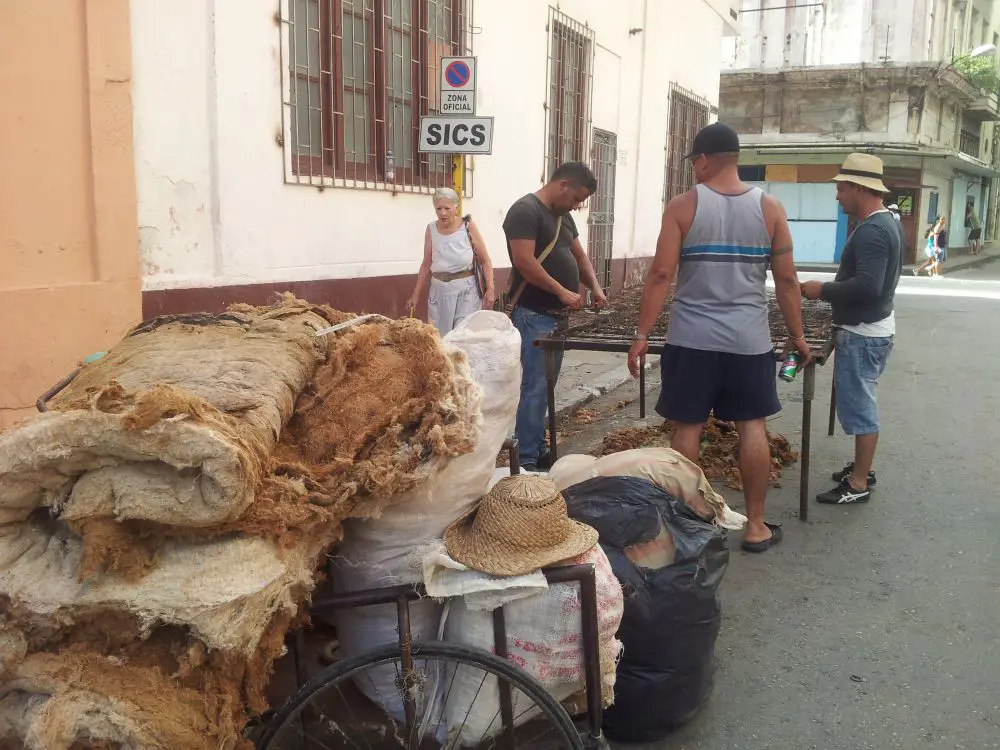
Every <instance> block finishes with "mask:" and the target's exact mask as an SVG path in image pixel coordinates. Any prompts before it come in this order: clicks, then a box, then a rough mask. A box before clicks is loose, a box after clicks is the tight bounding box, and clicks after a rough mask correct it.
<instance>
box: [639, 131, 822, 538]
mask: <svg viewBox="0 0 1000 750" xmlns="http://www.w3.org/2000/svg"><path fill="white" fill-rule="evenodd" d="M739 151H740V140H739V136H737V135H736V132H735V131H734V130H733V129H732V128H730V127H728V126H727V125H724V124H722V123H715V124H713V125H709V126H708V127H706V128H704V129H702V130H701V131H700V132H699V133H698V134H697V135H696V136H695V139H694V145H693V149H692V152H691V154H690V155H689V157H688V158H690V159H691V162H692V168H693V170H694V176H695V180H696V181H697V183H698V184H697V185H695V187H694V188H692V189H691V190H689V191H687V192H686V193H684V194H683V195H679V196H677V197H676V198H673V199H672V200H671V201H670V202H669V203H668V204H667V207H666V210H665V211H664V213H663V220H662V223H661V225H660V236H659V239H658V240H657V242H656V254H655V255H654V257H653V261H652V263H651V265H650V267H649V272H648V273H647V275H646V281H645V284H644V287H643V291H642V304H641V307H640V310H639V321H638V324H637V325H636V330H635V337H634V341H633V342H632V347H631V349H630V350H629V354H628V366H629V370H630V371H631V373H632V375H633V377H638V375H639V368H641V367H642V366H643V362H644V361H645V356H646V350H647V348H648V344H649V334H650V333H651V332H652V330H653V326H654V325H655V324H656V320H657V318H658V317H659V316H660V313H661V312H662V311H663V305H664V303H665V302H666V300H667V295H668V294H669V292H670V285H671V283H672V282H673V279H674V274H675V273H676V275H677V289H676V291H675V293H674V302H673V307H672V309H671V312H670V326H669V328H668V330H667V343H666V346H665V347H664V349H663V355H662V356H661V357H660V377H661V388H660V398H659V400H658V401H657V403H656V411H657V413H658V414H659V415H660V416H662V417H663V418H664V419H669V420H671V421H673V422H674V423H675V427H674V434H673V437H672V439H671V442H670V445H671V447H672V448H673V449H674V450H676V451H677V452H678V453H680V454H682V455H683V456H685V457H686V458H688V459H689V460H691V461H694V462H695V463H698V461H699V453H700V447H701V436H702V431H703V430H704V427H705V422H706V421H708V417H709V415H710V414H711V413H713V412H714V414H715V418H716V419H721V420H727V421H734V422H736V429H737V430H738V431H739V435H740V449H739V468H740V476H741V477H742V479H743V496H744V498H745V499H746V508H747V517H748V519H749V520H748V523H747V531H746V535H745V537H744V539H743V543H742V548H743V549H744V550H745V551H747V552H764V551H765V550H767V549H769V548H770V547H772V546H773V545H775V544H777V543H778V542H780V541H781V535H782V532H781V525H780V524H774V523H768V522H767V521H765V520H764V503H765V500H766V498H767V485H768V476H769V474H770V470H771V449H770V445H769V443H768V439H767V422H766V419H767V417H769V416H771V415H772V414H776V413H778V412H779V411H781V403H780V402H779V401H778V388H777V378H776V376H777V372H776V369H777V362H776V361H775V358H774V345H773V343H772V342H771V328H770V323H769V319H768V317H769V316H768V301H767V272H768V269H769V268H770V270H771V273H772V275H773V277H774V286H775V292H776V294H777V297H778V304H779V306H780V307H781V314H782V316H783V317H784V319H785V326H786V327H787V329H788V334H789V338H788V342H787V344H786V345H785V350H786V352H788V351H795V352H798V354H799V355H800V357H801V360H800V366H802V367H804V366H806V365H808V364H809V363H810V362H811V361H812V353H811V352H810V349H809V346H808V345H807V344H806V339H805V335H804V333H803V328H802V299H801V297H800V296H799V280H798V276H797V274H796V272H795V263H794V261H793V260H792V235H791V232H790V230H789V228H788V218H787V216H786V214H785V209H784V208H783V207H782V205H781V203H779V202H778V200H777V199H776V198H774V197H772V196H770V195H766V194H765V193H764V192H763V191H762V190H761V189H760V188H757V187H751V186H749V185H746V184H744V183H743V182H742V181H741V180H740V177H739V171H738V165H739Z"/></svg>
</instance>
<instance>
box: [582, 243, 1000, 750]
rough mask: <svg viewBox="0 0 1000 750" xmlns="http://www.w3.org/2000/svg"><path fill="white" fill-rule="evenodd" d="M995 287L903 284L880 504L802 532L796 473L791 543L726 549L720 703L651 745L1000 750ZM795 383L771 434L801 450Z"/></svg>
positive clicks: (815, 477)
mask: <svg viewBox="0 0 1000 750" xmlns="http://www.w3.org/2000/svg"><path fill="white" fill-rule="evenodd" d="M803 276H804V277H810V276H813V275H812V274H803ZM998 279H1000V262H998V263H992V264H990V265H988V266H985V267H981V268H978V269H971V270H967V271H960V272H956V273H955V274H953V275H951V276H949V277H947V278H945V279H941V280H930V279H926V278H920V279H915V278H908V279H904V280H903V283H902V285H901V288H900V296H899V297H898V302H897V316H898V326H899V334H898V336H897V343H896V349H895V352H894V354H893V356H892V359H891V360H890V363H889V367H888V371H887V373H886V375H885V377H884V379H883V381H882V383H881V387H880V403H881V406H882V410H883V411H882V420H883V432H882V444H881V445H880V451H879V457H878V460H877V465H876V470H877V472H878V478H879V485H878V489H877V491H876V493H875V496H874V498H873V500H872V502H871V503H870V504H869V505H867V506H858V507H846V508H837V507H830V506H823V505H817V504H816V503H812V506H811V509H810V520H809V522H808V523H802V522H800V521H799V520H798V519H797V503H798V499H797V489H798V466H794V467H792V468H791V469H789V470H788V471H787V472H786V475H785V478H786V481H785V483H784V484H785V486H784V487H783V488H781V489H779V490H773V491H772V494H771V495H770V498H769V503H768V507H769V519H770V520H773V521H780V522H782V523H783V524H784V527H785V531H786V536H785V540H784V542H783V543H782V544H781V545H780V546H778V547H776V548H775V549H773V550H771V551H769V552H767V553H766V554H763V555H760V556H751V555H747V554H745V553H743V552H741V551H740V550H739V546H738V543H739V536H738V535H733V537H732V539H731V546H732V549H733V553H732V558H731V564H730V568H729V571H728V572H727V575H726V579H725V582H724V584H723V594H722V596H723V604H724V610H725V615H724V617H725V619H724V623H723V629H722V634H721V636H720V639H719V644H718V671H717V674H716V685H715V691H714V694H713V696H712V698H711V699H710V701H709V703H708V705H707V706H706V708H705V710H704V711H703V712H702V713H701V715H700V716H699V717H698V718H697V719H696V720H695V721H694V722H693V723H692V724H691V725H689V726H688V727H686V728H684V729H682V730H681V731H679V732H678V733H676V734H675V735H674V736H673V737H672V738H671V739H670V740H669V741H667V742H664V743H662V744H661V745H658V746H656V747H658V748H664V749H665V750H666V749H669V750H718V749H719V748H731V749H733V750H736V749H739V750H764V749H765V748H767V749H768V750H773V749H774V748H790V749H792V748H794V749H800V748H801V749H806V748H815V749H816V750H860V749H862V748H871V749H872V750H889V749H890V748H900V749H906V750H912V749H913V748H934V749H937V748H941V749H942V750H943V749H945V748H949V749H959V748H961V749H971V748H1000V687H998V684H1000V636H998V634H1000V541H998V531H1000V500H998V499H997V487H998V486H1000V468H997V466H996V465H995V463H994V456H995V455H996V451H997V445H1000V423H998V419H1000V384H998V382H997V381H998V379H1000V344H998V335H997V327H998V320H1000V315H998V313H1000V280H998ZM831 371H832V368H826V369H824V370H821V372H820V374H819V377H818V395H817V401H816V403H815V410H814V414H815V415H816V416H815V417H814V432H813V446H814V447H813V462H812V465H813V470H812V472H811V481H812V494H815V493H816V492H818V491H822V490H825V489H828V485H829V474H830V472H831V471H833V470H835V469H839V468H840V467H841V466H843V465H844V463H845V462H846V461H847V460H849V459H850V458H851V451H852V443H851V440H850V439H849V438H847V437H845V436H843V435H840V434H838V435H837V436H836V437H832V438H830V437H827V436H826V416H827V409H828V407H829V393H830V377H831V374H832V372H831ZM655 379H656V378H651V380H655ZM800 387H801V386H800V383H799V382H798V381H796V383H794V384H792V385H789V386H784V385H783V386H782V398H783V401H784V403H785V405H786V410H785V412H784V414H783V415H781V416H780V417H778V418H777V419H776V420H774V422H773V423H772V429H773V430H775V431H778V432H782V433H784V434H785V435H787V436H788V437H789V438H790V439H791V440H792V441H793V443H795V444H798V443H799V441H800V434H799V420H800V414H801V412H800V403H801V402H800V399H799V398H798V394H799V391H800ZM635 388H636V387H635V385H634V384H628V385H626V386H623V387H622V388H620V389H618V390H617V391H613V392H612V393H610V394H608V395H607V396H606V397H604V399H605V400H606V401H621V400H626V399H628V398H630V397H632V396H634V393H635ZM653 393H654V394H655V388H654V390H653ZM651 403H652V400H651ZM635 409H636V407H635V406H634V405H632V406H630V407H629V408H628V409H627V411H628V412H629V413H630V416H629V417H628V419H630V420H632V421H634V419H635V417H636V414H635V413H634V412H635ZM606 429H607V425H605V424H602V425H594V426H593V427H592V428H590V432H591V433H592V434H590V435H589V436H588V435H587V434H586V431H585V432H584V433H581V434H579V435H577V436H576V437H573V438H571V439H570V440H568V441H567V447H570V446H571V445H573V446H575V447H576V449H577V450H580V449H582V448H583V447H584V445H585V443H587V442H588V440H595V439H596V440H599V435H600V433H602V432H603V431H605V430H606ZM727 496H728V498H729V501H730V503H731V504H732V505H733V506H734V507H737V508H741V507H742V500H741V497H740V496H739V494H738V493H734V492H728V491H727ZM650 710H655V707H652V706H651V707H650Z"/></svg>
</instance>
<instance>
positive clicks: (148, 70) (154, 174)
mask: <svg viewBox="0 0 1000 750" xmlns="http://www.w3.org/2000/svg"><path fill="white" fill-rule="evenodd" d="M131 22H132V42H133V50H134V51H133V66H132V75H133V87H132V102H133V138H134V141H135V143H134V145H135V161H136V176H137V180H136V190H137V198H138V220H139V244H140V257H141V261H142V275H143V278H144V279H176V280H181V279H190V280H199V279H205V278H211V277H212V276H214V275H215V274H216V272H217V270H218V257H217V251H218V243H217V237H216V233H215V227H216V219H217V218H218V203H217V201H216V199H215V194H216V193H215V188H216V185H215V171H214V164H213V162H214V158H213V153H214V149H215V143H214V137H213V136H214V112H215V101H214V89H213V56H214V38H213V37H214V31H213V13H212V10H211V6H210V4H209V5H206V3H205V2H204V0H174V1H173V2H171V3H160V2H156V0H135V1H134V2H132V3H131ZM139 45H142V47H141V48H139Z"/></svg>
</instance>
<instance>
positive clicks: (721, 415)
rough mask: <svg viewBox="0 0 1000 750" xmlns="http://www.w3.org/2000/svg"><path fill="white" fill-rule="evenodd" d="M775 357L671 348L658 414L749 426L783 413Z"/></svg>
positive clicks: (665, 355)
mask: <svg viewBox="0 0 1000 750" xmlns="http://www.w3.org/2000/svg"><path fill="white" fill-rule="evenodd" d="M777 373H778V362H777V361H776V360H775V358H774V354H773V353H771V352H767V353H766V354H727V353H725V352H707V351H702V350H701V349H688V348H686V347H683V346H672V345H670V344H667V345H666V346H665V347H664V348H663V355H662V356H661V357H660V379H661V384H662V387H661V390H660V398H659V400H658V401H657V402H656V413H657V414H659V415H660V416H661V417H663V418H664V419H670V420H673V421H674V422H680V423H682V424H701V423H703V422H705V421H707V420H708V415H709V414H710V413H711V412H713V411H714V412H715V418H716V419H722V420H725V421H727V422H728V421H732V422H750V421H752V420H754V419H764V418H765V417H770V416H771V415H773V414H777V413H778V412H779V411H781V402H780V401H778V383H777Z"/></svg>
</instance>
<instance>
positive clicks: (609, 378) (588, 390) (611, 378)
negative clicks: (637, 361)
mask: <svg viewBox="0 0 1000 750" xmlns="http://www.w3.org/2000/svg"><path fill="white" fill-rule="evenodd" d="M659 364H660V358H659V357H647V358H646V371H647V372H648V371H649V370H651V369H653V368H654V367H659ZM630 380H632V373H630V372H629V371H628V365H622V366H621V367H616V368H615V369H614V370H611V371H609V372H606V373H604V374H603V375H601V376H600V377H599V378H598V379H597V380H594V381H592V382H591V383H589V384H587V385H578V386H576V387H575V388H573V389H572V390H570V391H568V392H567V393H564V394H560V395H557V396H556V416H559V415H560V414H563V413H565V412H567V411H571V410H573V409H577V408H579V407H581V406H583V405H584V404H586V403H587V402H589V401H593V400H594V399H595V398H598V397H599V396H603V395H604V394H605V393H608V392H609V391H613V390H614V389H615V388H617V387H618V386H620V385H622V384H624V383H627V382H628V381H630ZM647 382H648V381H647Z"/></svg>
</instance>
